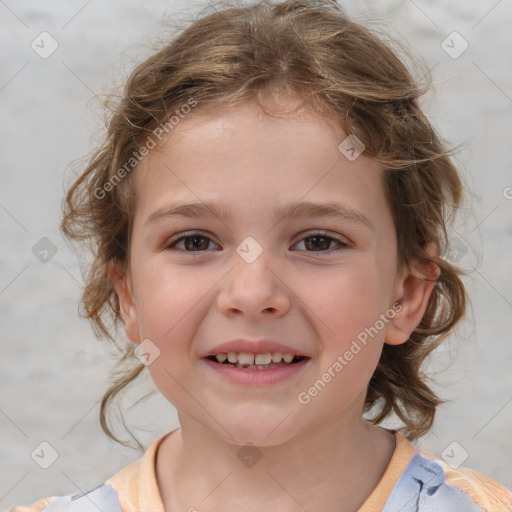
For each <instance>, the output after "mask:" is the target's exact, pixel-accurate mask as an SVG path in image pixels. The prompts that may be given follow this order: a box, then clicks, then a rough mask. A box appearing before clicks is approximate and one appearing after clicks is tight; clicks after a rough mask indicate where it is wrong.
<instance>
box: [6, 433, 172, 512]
mask: <svg viewBox="0 0 512 512" xmlns="http://www.w3.org/2000/svg"><path fill="white" fill-rule="evenodd" d="M167 435H168V434H166V435H165V436H162V437H161V438H159V439H157V440H156V441H155V442H153V444H152V445H151V446H149V447H148V449H147V450H146V451H145V453H144V454H143V456H142V457H141V458H139V459H137V460H135V461H134V462H132V463H130V464H129V465H127V466H125V467H124V468H122V469H120V470H119V471H118V472H117V473H116V474H115V475H113V476H111V477H110V478H109V479H108V480H107V481H106V482H104V483H103V484H102V485H100V486H98V487H96V488H95V489H93V490H91V491H89V492H86V493H81V494H75V495H73V496H54V497H51V498H45V499H42V500H39V501H37V502H36V503H34V504H33V505H31V506H29V507H23V506H18V507H15V508H13V509H11V510H10V511H9V512H98V510H100V511H105V512H106V511H108V512H123V511H125V512H128V511H134V510H138V507H139V504H140V503H144V506H146V504H147V506H148V507H150V508H149V509H148V510H154V511H162V510H163V507H162V505H161V501H160V494H159V492H158V486H157V482H156V474H155V460H156V452H157V449H158V446H159V444H160V443H161V441H162V440H163V439H164V438H165V437H166V436H167Z"/></svg>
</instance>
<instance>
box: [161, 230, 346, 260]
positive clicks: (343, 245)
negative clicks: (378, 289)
mask: <svg viewBox="0 0 512 512" xmlns="http://www.w3.org/2000/svg"><path fill="white" fill-rule="evenodd" d="M197 236H199V237H201V238H205V239H207V240H210V241H211V242H212V243H215V242H213V240H212V239H211V238H210V237H209V236H206V235H204V234H203V233H200V232H198V231H192V232H189V233H186V234H182V236H180V237H179V238H174V239H171V240H170V241H169V243H168V244H167V245H166V246H165V248H164V249H165V250H169V251H175V252H182V253H187V254H190V255H191V256H193V257H194V256H198V255H199V254H200V253H203V252H206V250H203V251H201V250H200V251H187V250H184V249H176V248H175V246H176V245H177V244H178V243H179V242H181V241H182V240H186V239H188V238H194V237H197ZM314 237H322V238H326V239H328V240H329V241H333V242H336V243H337V244H338V247H336V248H335V249H328V250H325V251H306V252H310V253H320V254H322V253H324V254H325V253H331V252H334V251H339V250H343V249H348V248H349V247H350V246H349V244H347V243H345V242H342V241H341V240H339V239H337V238H334V237H332V236H329V235H327V233H326V232H324V231H315V232H312V233H309V234H308V236H305V237H303V238H301V239H300V240H299V242H297V244H298V243H300V242H302V241H304V240H306V239H308V238H314ZM297 244H295V245H297ZM196 253H199V254H196Z"/></svg>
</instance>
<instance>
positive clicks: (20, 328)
mask: <svg viewBox="0 0 512 512" xmlns="http://www.w3.org/2000/svg"><path fill="white" fill-rule="evenodd" d="M204 5H205V2H198V1H195V2H184V1H168V2H163V1H154V0H152V1H148V0H146V1H144V2H143V1H142V0H132V1H131V2H123V1H121V0H102V1H101V2H100V1H97V0H96V1H94V0H90V1H86V0H72V1H67V2H64V1H57V0H51V1H47V2H44V3H42V2H38V1H36V0H23V1H20V2H14V1H13V0H5V1H2V2H0V47H1V48H2V49H3V51H2V60H1V66H0V141H1V142H0V144H1V148H2V149H1V151H0V162H1V165H0V230H1V235H2V236H1V242H0V243H1V251H0V336H1V349H2V352H1V356H0V365H1V373H0V378H1V387H0V389H1V391H0V393H1V394H0V432H1V436H0V453H1V457H0V460H1V461H2V465H1V469H0V509H5V508H9V507H10V506H13V505H15V504H29V503H32V502H33V501H35V500H36V499H38V498H41V497H45V496H50V495H55V494H65V493H66V494H67V493H75V492H78V491H79V490H80V489H87V488H90V487H93V486H95V485H97V484H99V483H101V482H102V481H103V480H104V479H105V478H107V477H108V476H110V475H112V474H113V473H114V472H115V471H117V470H118V469H119V468H121V467H122V466H124V465H126V464H127V463H128V462H130V461H132V460H135V459H136V458H138V457H140V452H137V451H135V450H130V449H125V448H123V447H121V446H119V445H116V444H114V443H113V442H111V441H110V440H108V439H107V438H106V436H104V435H103V433H102V432H101V429H100V427H99V421H98V410H99V401H100V399H101V396H102V393H103V391H104V389H105V388H106V385H107V379H108V373H109V370H110V368H111V366H112V364H113V363H114V358H113V357H112V353H113V351H112V350H111V349H110V348H109V347H108V344H107V343H106V342H102V341H97V340H96V339H95V338H94V335H93V334H92V331H91V329H90V327H89V325H88V324H87V323H86V322H85V321H84V320H82V319H80V318H79V316H78V313H77V307H78V301H79V297H80V286H81V283H82V282H83V280H82V277H81V270H80V264H79V261H78V258H77V256H76V254H75V253H74V252H73V251H72V250H71V249H70V248H69V247H68V246H67V245H66V243H65V241H64V240H63V239H62V237H61V235H60V233H59V230H58V224H59V221H60V206H61V201H62V199H63V196H64V191H65V185H66V184H69V183H70V180H71V178H72V176H73V172H74V171H73V170H72V169H73V168H71V167H70V163H71V162H72V161H74V160H76V159H78V158H81V157H83V156H84V155H85V154H87V153H88V152H89V151H90V150H91V149H92V148H93V147H94V141H95V140H96V139H97V137H98V136H100V135H101V133H102V128H103V124H102V116H103V111H102V110H101V108H100V102H99V101H98V99H95V96H96V95H97V94H101V93H103V92H108V91H110V90H112V88H113V85H114V83H122V79H123V77H125V76H126V74H127V73H128V72H129V71H130V70H131V69H132V68H133V66H134V65H135V64H136V63H138V62H140V61H141V60H142V59H143V58H144V57H146V56H148V55H149V53H150V47H151V44H152V43H153V42H156V41H158V39H159V38H160V36H162V37H163V36H165V35H166V34H168V33H169V26H170V25H169V22H171V25H173V24H174V23H178V22H179V20H181V19H183V17H185V18H190V16H191V13H193V12H195V10H196V8H197V7H198V6H199V7H201V6H204ZM343 5H344V6H345V7H346V9H347V10H348V12H349V13H351V14H353V15H354V16H356V19H358V20H359V21H363V22H365V21H368V22H375V21H379V22H380V23H382V22H384V30H385V31H388V32H390V33H391V34H395V32H398V33H399V34H401V35H402V38H403V39H404V40H405V41H407V42H408V43H409V45H410V46H411V48H412V50H413V51H414V53H416V54H417V55H418V56H419V57H421V58H422V59H423V60H424V63H425V66H426V67H427V68H430V69H431V70H432V76H433V81H434V84H435V92H434V93H429V94H428V95H427V96H426V97H425V99H424V105H425V109H426V111H427V114H428V115H429V116H430V118H431V119H432V121H433V122H434V124H435V125H436V126H437V127H438V129H439V130H440V132H441V134H442V135H443V136H444V137H445V138H447V139H448V140H449V141H451V142H452V143H453V144H454V145H457V144H462V145H463V146H462V150H461V151H460V152H459V154H458V156H457V159H456V162H457V163H458V164H459V166H460V167H461V170H462V172H463V173H464V176H465V178H466V180H467V181H468V184H469V185H470V187H471V189H472V197H470V198H469V199H470V200H471V203H470V206H471V207H472V208H473V210H474V213H473V214H472V215H471V216H468V217H467V219H466V221H465V222H460V223H459V224H458V225H457V227H456V231H455V232H454V233H453V236H452V246H453V251H454V252H453V253H452V257H453V258H454V259H457V260H458V261H459V263H460V264H461V265H462V266H463V267H465V268H467V269H468V270H469V271H470V275H469V276H468V277H467V278H465V282H466V284H467V286H468V289H469V294H470V296H471V297H472V302H473V313H471V312H470V313H469V315H468V319H467V321H466V322H465V323H464V325H463V326H462V327H461V329H460V331H459V333H458V334H457V335H456V336H454V337H453V338H452V340H451V341H450V342H449V343H447V344H445V345H444V346H443V347H442V348H441V349H439V350H438V351H437V352H436V354H435V355H434V357H433V358H432V361H431V363H430V365H429V369H430V370H431V371H433V372H435V379H436V380H437V382H438V384H437V385H436V389H438V390H439V392H440V393H441V394H442V396H443V397H445V398H448V399H451V401H450V402H449V403H448V404H446V405H445V406H443V407H441V408H440V409H439V414H438V417H437V420H436V423H435V426H434V429H433V431H432V432H431V433H430V434H429V435H428V436H426V437H424V438H423V439H421V440H420V442H418V443H417V445H418V446H420V447H421V448H424V449H427V450H429V451H432V452H435V453H437V454H438V455H441V453H443V452H444V450H445V449H446V448H447V446H449V445H450V444H451V443H452V442H454V441H456V442H457V443H458V445H455V452H454V453H455V455H456V456H457V457H461V458H463V457H464V456H465V453H464V452H463V451H462V449H464V450H465V451H466V452H467V457H468V458H467V460H465V462H464V465H465V466H469V467H473V468H474V469H477V470H478V471H480V472H482V473H484V474H487V475H489V476H490V477H492V478H495V479H497V480H498V481H500V482H502V483H504V484H505V485H507V486H508V487H512V469H511V464H510V461H511V460H512V440H511V436H510V432H511V426H512V373H511V372H510V365H511V361H512V336H511V330H512V320H511V319H512V271H511V266H510V262H511V254H512V199H511V197H512V188H507V187H512V144H511V142H512V140H511V135H510V134H511V133H512V66H511V64H512V31H511V30H510V26H511V22H512V9H511V7H512V2H511V0H501V1H496V0H479V1H477V0H471V1H468V0H466V1H465V2H458V3H455V2H451V1H448V0H430V1H428V2H427V1H426V0H414V1H413V0H382V1H378V2H377V1H371V0H367V1H359V2H355V1H347V2H344V4H343ZM164 20H167V21H164ZM43 31H46V32H48V33H49V34H51V36H52V37H53V38H54V39H55V40H56V41H57V43H58V45H59V46H58V48H57V50H56V51H55V52H54V53H53V54H52V55H51V56H49V57H48V58H47V59H43V58H41V57H40V56H39V55H38V54H37V53H36V52H35V51H34V50H33V49H32V47H31V43H32V41H34V39H35V40H36V43H37V41H40V38H39V39H38V38H37V36H38V35H39V34H40V33H41V32H43ZM453 31H457V32H458V33H459V34H460V35H461V36H462V37H463V38H464V39H465V40H466V41H467V43H468V45H469V47H468V49H467V50H466V51H465V52H464V53H463V54H462V55H460V57H458V58H456V59H454V58H452V57H450V56H449V55H448V54H447V53H446V52H445V51H444V50H443V48H442V46H441V44H442V41H443V40H445V38H446V37H447V36H448V35H449V34H451V33H452V32H453ZM395 35H396V34H395ZM452 39H453V37H452ZM448 41H450V39H449V40H448ZM39 44H40V43H39ZM48 44H49V40H47V43H46V46H45V48H46V49H48V47H49V46H48ZM449 44H450V45H452V43H449ZM460 44H462V43H461V42H457V41H455V42H454V43H453V45H460ZM453 45H452V46H453ZM458 48H460V46H455V47H454V51H455V50H457V49H458ZM40 51H43V49H42V48H40ZM507 197H508V198H507ZM43 237H47V238H48V239H49V240H50V241H51V242H52V244H54V246H55V248H56V250H57V252H56V254H55V255H54V256H53V257H52V258H51V259H50V260H49V261H47V262H46V263H45V262H42V261H40V260H39V259H38V258H37V257H36V255H35V254H34V253H33V247H34V246H35V245H36V244H37V243H43V244H44V243H47V242H40V240H41V239H42V238H43ZM36 247H39V246H36ZM36 252H37V251H36ZM138 386H139V389H133V388H132V389H133V391H134V393H133V395H131V396H130V397H127V401H126V405H127V406H129V405H130V404H131V403H132V402H133V401H135V400H136V399H137V398H139V397H141V396H143V395H144V393H145V392H146V391H148V390H151V389H152V385H151V383H150V380H149V378H147V379H146V383H144V380H143V379H142V380H140V381H139V385H138ZM126 419H127V422H129V423H130V424H131V426H132V428H133V431H134V433H135V434H136V435H137V436H138V437H139V438H140V439H141V440H142V441H143V443H144V445H145V446H147V445H149V443H150V442H151V441H153V440H154V439H156V438H157V437H159V436H160V435H163V434H164V433H165V432H168V431H170V430H172V429H174V428H175V427H176V426H178V420H177V416H176V414H175V410H174V408H173V406H172V405H170V404H168V403H167V402H166V401H165V400H164V399H163V398H161V397H160V396H159V395H155V396H152V397H151V398H150V399H148V400H147V401H146V402H145V403H144V404H139V405H137V406H135V407H133V408H131V409H129V410H128V411H127V413H126ZM43 441H46V442H49V443H50V444H51V445H52V446H53V447H54V448H55V449H56V450H57V452H58V454H59V457H58V459H57V460H56V461H55V463H54V464H52V465H51V466H50V467H49V468H48V469H46V470H45V469H42V468H40V467H39V466H38V465H36V463H35V462H34V460H33V459H32V458H31V453H32V452H33V450H34V449H36V447H38V446H39V444H40V443H41V442H43ZM453 446H454V445H452V447H453ZM459 446H460V447H459Z"/></svg>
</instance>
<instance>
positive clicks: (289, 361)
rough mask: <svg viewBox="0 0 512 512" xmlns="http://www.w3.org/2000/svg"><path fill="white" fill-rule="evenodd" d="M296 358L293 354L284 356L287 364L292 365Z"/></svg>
mask: <svg viewBox="0 0 512 512" xmlns="http://www.w3.org/2000/svg"><path fill="white" fill-rule="evenodd" d="M294 357H295V356H294V355H293V354H284V355H283V359H284V362H285V363H291V362H292V361H293V358H294Z"/></svg>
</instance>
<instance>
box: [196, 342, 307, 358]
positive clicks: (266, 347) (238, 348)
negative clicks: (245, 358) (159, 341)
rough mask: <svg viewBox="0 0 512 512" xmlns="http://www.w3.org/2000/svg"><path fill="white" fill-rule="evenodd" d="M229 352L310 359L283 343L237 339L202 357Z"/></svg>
mask: <svg viewBox="0 0 512 512" xmlns="http://www.w3.org/2000/svg"><path fill="white" fill-rule="evenodd" d="M228 352H238V353H240V352H246V353H249V354H267V353H269V352H270V353H274V352H281V353H283V354H295V355H297V356H304V357H310V356H308V355H307V354H305V353H303V352H302V351H301V350H299V349H297V348H292V347H288V346H286V345H283V344H282V343H277V342H276V341H271V340H253V341H251V340H247V339H242V338H239V339H236V340H231V341H226V342H224V343H221V344H220V345H217V346H216V347H214V348H211V349H209V350H207V351H206V352H204V353H203V354H202V356H201V357H209V356H216V355H217V354H227V353H228Z"/></svg>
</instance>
